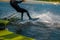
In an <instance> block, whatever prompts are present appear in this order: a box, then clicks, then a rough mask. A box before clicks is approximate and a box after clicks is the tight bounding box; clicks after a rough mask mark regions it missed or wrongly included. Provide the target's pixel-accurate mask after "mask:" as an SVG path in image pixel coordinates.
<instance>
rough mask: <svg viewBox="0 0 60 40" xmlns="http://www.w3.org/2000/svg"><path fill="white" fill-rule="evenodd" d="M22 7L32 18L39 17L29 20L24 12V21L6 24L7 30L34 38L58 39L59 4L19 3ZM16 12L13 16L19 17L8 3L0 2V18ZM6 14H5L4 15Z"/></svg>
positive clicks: (59, 30)
mask: <svg viewBox="0 0 60 40" xmlns="http://www.w3.org/2000/svg"><path fill="white" fill-rule="evenodd" d="M19 5H20V6H21V7H22V8H25V9H27V10H28V11H29V13H30V15H31V16H32V17H33V18H39V19H38V20H36V21H29V20H26V19H28V17H27V16H25V15H26V14H24V20H26V21H24V22H20V21H19V20H18V21H17V22H13V25H11V24H10V25H8V30H10V31H12V32H15V33H18V34H22V35H25V36H28V37H32V38H35V39H36V40H60V5H53V4H24V3H22V4H19ZM14 13H17V14H16V15H14V16H13V17H16V18H20V14H19V13H18V12H16V11H15V10H14V9H13V8H12V7H11V6H10V5H9V3H3V2H0V18H4V17H7V18H9V15H12V14H14ZM6 15H7V16H6Z"/></svg>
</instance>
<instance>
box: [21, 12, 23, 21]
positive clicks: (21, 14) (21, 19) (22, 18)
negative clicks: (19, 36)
mask: <svg viewBox="0 0 60 40" xmlns="http://www.w3.org/2000/svg"><path fill="white" fill-rule="evenodd" d="M21 20H23V12H22V13H21Z"/></svg>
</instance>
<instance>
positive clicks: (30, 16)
mask: <svg viewBox="0 0 60 40" xmlns="http://www.w3.org/2000/svg"><path fill="white" fill-rule="evenodd" d="M26 13H27V16H28V17H29V19H32V18H31V16H30V14H29V12H28V11H27V12H26Z"/></svg>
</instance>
